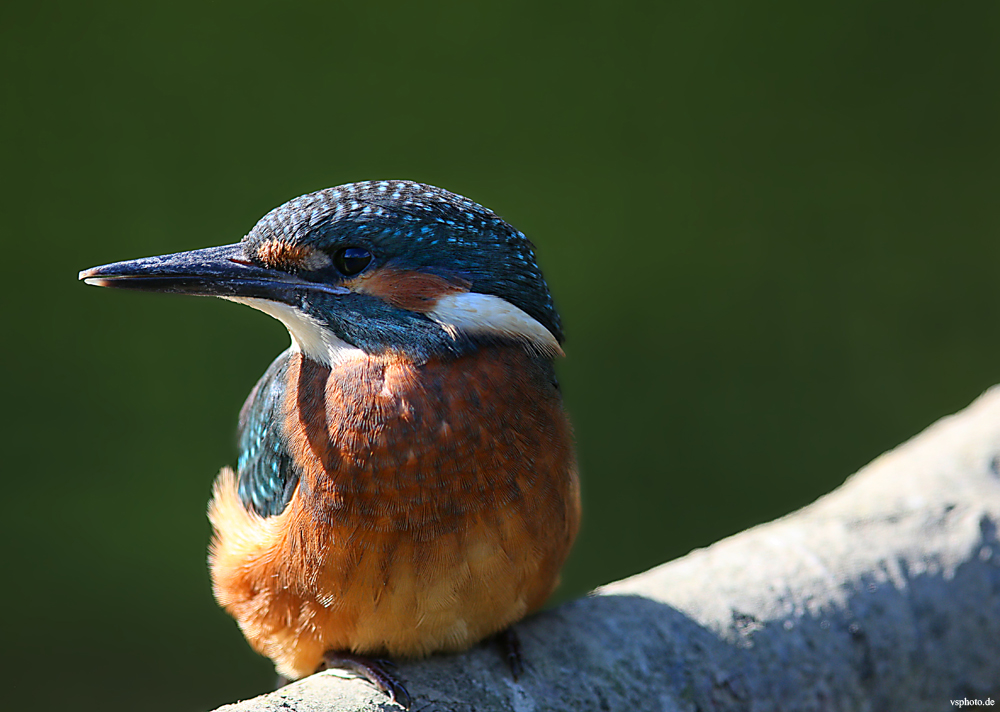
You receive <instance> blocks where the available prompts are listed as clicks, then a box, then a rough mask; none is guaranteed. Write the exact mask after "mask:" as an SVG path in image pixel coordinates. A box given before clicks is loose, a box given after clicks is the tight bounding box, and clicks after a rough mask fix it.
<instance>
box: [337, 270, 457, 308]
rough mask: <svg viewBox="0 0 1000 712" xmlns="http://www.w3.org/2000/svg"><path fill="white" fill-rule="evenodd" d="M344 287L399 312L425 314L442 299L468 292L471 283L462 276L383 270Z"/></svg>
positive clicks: (363, 276) (366, 275)
mask: <svg viewBox="0 0 1000 712" xmlns="http://www.w3.org/2000/svg"><path fill="white" fill-rule="evenodd" d="M345 286H347V287H349V288H350V289H352V290H354V291H355V292H362V293H364V294H370V295H372V296H373V297H378V298H379V299H381V300H382V301H384V302H386V303H387V304H391V305H392V306H394V307H397V308H399V309H407V310H409V311H415V312H424V313H426V312H429V311H431V310H432V309H434V306H435V305H436V304H437V301H438V300H439V299H440V298H441V297H444V296H447V295H449V294H458V293H460V292H468V291H469V288H470V287H471V286H472V284H471V283H470V282H468V281H467V280H464V279H461V278H460V277H454V278H451V279H448V278H445V277H440V276H438V275H436V274H428V273H426V272H418V271H415V270H399V269H393V268H392V267H383V268H382V269H379V270H375V271H374V272H372V273H370V274H365V275H362V276H361V277H358V278H357V279H354V280H352V281H350V282H347V283H346V285H345Z"/></svg>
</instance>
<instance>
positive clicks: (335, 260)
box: [80, 181, 563, 363]
mask: <svg viewBox="0 0 1000 712" xmlns="http://www.w3.org/2000/svg"><path fill="white" fill-rule="evenodd" d="M80 279H82V280H84V281H85V282H87V283H88V284H94V285H98V286H102V287H118V288H124V289H137V290H144V291H158V292H175V293H181V294H193V295H204V296H216V297H222V298H224V299H230V300H232V301H236V302H241V303H245V304H249V305H250V306H253V307H255V308H257V309H260V310H261V311H263V312H266V313H267V314H270V315H271V316H273V317H275V318H276V319H279V320H280V321H282V322H283V323H284V324H285V326H287V327H288V330H289V332H290V333H291V335H292V341H293V345H294V347H295V348H297V349H299V350H301V351H302V352H303V353H304V354H305V355H306V356H308V357H310V358H312V359H314V360H317V361H320V362H324V363H334V362H336V361H337V360H339V359H341V358H344V357H345V356H347V355H351V354H356V353H357V352H358V350H361V351H363V352H365V353H368V354H380V353H385V352H390V351H396V352H400V353H403V354H406V355H408V356H409V357H411V358H413V359H414V360H418V361H423V360H426V359H427V358H430V357H431V356H435V355H449V354H452V355H457V354H461V353H463V352H465V351H468V350H469V349H472V348H475V347H477V346H478V345H481V344H485V343H494V342H516V343H519V344H522V345H523V346H524V347H525V348H526V349H528V350H529V351H531V352H533V353H537V354H540V355H545V356H549V357H553V356H555V355H558V354H561V353H562V349H561V347H560V344H561V342H562V339H563V337H562V329H561V327H560V322H559V315H558V314H557V313H556V310H555V307H554V306H553V303H552V297H551V295H550V294H549V290H548V286H547V285H546V283H545V279H544V278H543V277H542V273H541V270H539V268H538V264H537V263H536V261H535V252H534V248H533V247H532V245H531V242H530V241H529V240H528V239H527V238H526V237H525V236H524V235H523V234H522V233H520V232H518V231H517V230H515V229H514V228H513V227H511V226H510V225H509V224H507V223H506V222H504V221H503V220H502V219H501V218H499V217H497V215H495V214H494V213H493V212H492V211H490V210H488V209H486V208H484V207H482V206H481V205H478V204H476V203H474V202H473V201H471V200H469V199H467V198H463V197H462V196H460V195H456V194H454V193H450V192H448V191H446V190H442V189H440V188H434V187H432V186H428V185H423V184H420V183H413V182H410V181H372V182H364V183H351V184H348V185H342V186H338V187H336V188H329V189H327V190H321V191H319V192H316V193H310V194H309V195H304V196H302V197H299V198H295V199H294V200H291V201H289V202H287V203H285V204H284V205H282V206H280V207H278V208H275V209H274V210H272V211H271V212H270V213H268V214H267V215H265V216H264V217H263V218H262V219H261V220H260V221H259V222H258V223H257V224H256V225H255V226H254V228H253V229H252V230H251V231H250V233H249V234H248V235H247V236H246V237H244V238H243V240H241V241H240V242H238V243H236V244H233V245H224V246H222V247H210V248H207V249H202V250H193V251H191V252H179V253H176V254H172V255H164V256H160V257H148V258H144V259H138V260H129V261H126V262H117V263H114V264H109V265H104V266H102V267H94V268H92V269H89V270H85V271H83V272H81V273H80Z"/></svg>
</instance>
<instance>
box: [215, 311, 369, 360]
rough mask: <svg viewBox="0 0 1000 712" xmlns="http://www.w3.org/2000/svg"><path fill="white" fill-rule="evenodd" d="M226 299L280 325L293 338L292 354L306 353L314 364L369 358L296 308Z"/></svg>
mask: <svg viewBox="0 0 1000 712" xmlns="http://www.w3.org/2000/svg"><path fill="white" fill-rule="evenodd" d="M223 299H228V300H229V301H231V302H238V303H239V304H246V305H247V306H250V307H253V308H254V309H258V310H260V311H262V312H264V313H265V314H267V315H268V316H272V317H274V318H275V319H277V320H278V321H280V322H281V323H282V324H284V325H285V327H286V328H287V329H288V333H289V334H290V335H291V337H292V350H293V351H300V352H302V354H303V355H305V356H307V357H309V358H311V359H312V360H313V361H318V362H320V363H325V364H326V365H328V366H333V365H334V364H336V363H338V362H341V361H347V360H349V359H356V358H364V357H365V355H366V354H365V352H364V351H362V350H361V349H359V348H358V347H357V346H351V345H350V344H348V343H347V342H346V341H341V340H340V339H338V338H337V337H336V336H335V335H334V334H333V332H331V331H330V330H329V329H327V328H326V327H324V326H323V325H322V324H321V323H320V322H318V321H317V320H316V319H314V318H313V317H311V316H309V315H308V314H305V313H304V312H302V311H300V310H298V309H296V308H295V307H292V306H289V305H287V304H282V303H281V302H272V301H271V300H269V299H256V298H254V297H223Z"/></svg>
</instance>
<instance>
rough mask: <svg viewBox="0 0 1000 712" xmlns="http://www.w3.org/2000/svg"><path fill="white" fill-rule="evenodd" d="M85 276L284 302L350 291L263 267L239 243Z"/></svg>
mask: <svg viewBox="0 0 1000 712" xmlns="http://www.w3.org/2000/svg"><path fill="white" fill-rule="evenodd" d="M80 279H82V280H83V281H84V282H86V283H87V284H92V285H94V286H97V287H115V288H117V289H135V290H141V291H145V292H172V293H175V294H192V295H196V296H205V297H257V298H260V299H272V300H275V301H282V302H291V301H293V294H294V293H295V292H299V293H301V290H302V289H303V288H306V289H310V290H315V291H324V292H332V293H334V294H344V293H346V292H347V291H348V290H347V289H345V288H343V287H336V286H330V285H324V284H320V283H316V282H308V281H306V280H303V279H300V278H299V277H296V276H295V275H292V274H289V273H288V272H282V271H281V270H271V269H267V268H264V267H259V266H257V265H255V264H254V263H252V262H251V261H250V260H248V259H247V258H246V255H245V253H244V252H243V248H242V246H241V245H240V244H239V243H237V244H235V245H223V246H222V247H207V248H205V249H203V250H191V251H190V252H176V253H174V254H172V255H160V256H159V257H144V258H142V259H138V260H127V261H125V262H115V263H113V264H109V265H102V266H100V267H92V268H90V269H87V270H83V271H82V272H80Z"/></svg>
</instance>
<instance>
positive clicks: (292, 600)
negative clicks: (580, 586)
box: [80, 180, 580, 706]
mask: <svg viewBox="0 0 1000 712" xmlns="http://www.w3.org/2000/svg"><path fill="white" fill-rule="evenodd" d="M80 279H82V280H83V281H85V282H86V283H87V284H92V285H96V286H101V287H114V288H118V289H133V290H141V291H151V292H171V293H177V294H190V295H199V296H215V297H221V298H223V299H228V300H230V301H233V302H238V303H241V304H246V305H248V306H251V307H254V308H255V309H259V310H260V311H262V312H264V313H265V314H268V315H270V316H272V317H274V318H276V319H278V320H279V321H281V322H282V323H283V324H284V325H285V327H287V329H288V332H289V334H290V335H291V345H290V347H289V348H288V349H287V350H286V351H285V352H284V353H282V354H281V355H279V356H278V357H277V358H276V359H275V360H274V362H273V363H272V364H271V365H270V367H269V368H268V369H267V371H266V372H265V373H264V375H263V376H262V377H261V378H260V380H259V381H258V382H257V385H256V386H255V387H254V388H253V390H252V391H251V392H250V395H249V397H248V398H247V400H246V402H245V404H244V405H243V408H242V410H241V412H240V416H239V426H238V432H239V456H238V460H237V465H236V468H235V471H234V470H233V469H232V468H230V467H224V468H223V469H222V470H221V472H220V473H219V475H218V477H217V478H216V480H215V484H214V487H213V492H212V499H211V501H210V503H209V506H208V517H209V520H210V522H211V524H212V528H213V536H212V541H211V544H210V547H209V567H210V570H211V578H212V587H213V592H214V595H215V598H216V600H217V601H218V603H219V605H220V606H222V607H223V608H224V609H225V610H226V611H227V612H228V613H229V614H230V615H232V617H233V618H235V619H236V621H237V623H238V624H239V627H240V629H241V630H242V632H243V634H244V636H245V637H246V639H247V641H248V642H249V643H250V645H251V646H252V647H253V648H254V649H255V650H256V651H257V652H259V653H261V654H263V655H265V656H267V657H269V658H270V659H271V660H272V661H273V662H274V664H275V668H276V670H277V672H278V674H279V675H280V676H282V677H283V678H284V679H286V680H295V679H298V678H302V677H304V676H307V675H310V674H312V673H314V672H317V671H319V670H322V669H326V668H340V669H344V670H347V671H350V672H352V673H354V674H356V675H358V676H361V677H363V678H366V679H367V680H369V681H370V682H371V683H372V684H374V685H375V686H376V687H377V688H378V689H380V690H381V691H382V692H384V693H385V694H387V695H388V696H389V697H390V698H392V699H393V700H396V701H397V702H400V703H401V704H402V705H403V706H408V705H409V703H410V696H409V694H408V692H407V690H406V688H405V686H404V685H403V684H402V683H401V682H400V680H399V678H398V675H397V673H396V672H395V671H394V668H395V666H394V664H393V663H392V662H391V660H392V659H398V658H404V659H406V658H420V657H423V656H426V655H429V654H431V653H435V652H455V651H461V650H463V649H466V648H469V647H470V646H472V645H474V644H476V643H477V642H480V641H482V640H484V639H487V638H489V637H491V636H497V637H498V639H499V640H500V641H501V643H502V644H503V645H504V646H505V650H506V652H507V655H508V660H509V662H510V664H511V668H512V670H513V672H514V674H515V676H516V675H517V673H518V672H519V670H520V669H521V662H520V652H519V644H518V643H517V638H516V635H515V634H514V633H513V629H512V628H511V626H512V625H513V624H514V623H516V622H518V621H519V620H521V619H522V618H523V617H524V616H525V615H527V614H529V613H531V612H532V611H535V610H537V609H538V608H539V607H540V606H541V605H542V604H543V603H544V602H545V600H546V599H547V598H548V597H549V595H550V594H551V593H552V591H553V589H554V588H555V587H556V585H557V583H558V579H559V571H560V569H561V567H562V565H563V563H564V561H565V559H566V557H567V555H568V553H569V550H570V547H571V546H572V544H573V540H574V538H575V537H576V533H577V529H578V526H579V521H580V486H579V478H578V473H577V465H576V456H575V453H574V444H573V436H572V431H571V426H570V422H569V420H568V418H567V415H566V413H565V410H564V408H563V405H562V398H561V395H560V387H559V384H558V381H557V379H556V375H555V371H554V361H555V359H556V358H557V357H561V356H563V355H564V354H563V349H562V343H563V331H562V326H561V323H560V318H559V314H558V313H557V311H556V308H555V306H554V304H553V300H552V296H551V294H550V292H549V288H548V286H547V284H546V282H545V279H544V277H543V276H542V272H541V270H540V269H539V267H538V263H537V260H536V256H535V249H534V247H533V245H532V243H531V242H530V241H529V240H528V238H527V237H525V235H524V234H523V233H521V232H520V231H518V230H516V229H515V228H514V227H512V226H511V225H510V224H508V223H507V222H506V221H504V220H503V219H502V218H500V217H498V216H497V215H496V214H495V213H494V212H492V211H491V210H489V209H487V208H484V207H483V206H481V205H479V204H477V203H475V202H473V201H472V200H470V199H468V198H465V197H462V196H460V195H457V194H455V193H451V192H449V191H447V190H443V189H441V188H436V187H433V186H429V185H425V184H421V183H416V182H412V181H402V180H385V181H370V182H361V183H351V184H347V185H341V186H337V187H334V188H328V189H326V190H321V191H318V192H315V193H310V194H308V195H303V196H301V197H298V198H295V199H293V200H291V201H289V202H287V203H285V204H284V205H281V206H280V207H277V208H275V209H274V210H272V211H271V212H269V213H268V214H267V215H265V216H264V217H263V218H262V219H261V220H260V221H259V222H258V223H257V224H256V225H255V226H254V227H253V229H252V230H250V232H249V233H248V234H247V235H246V236H245V237H244V238H243V239H242V240H241V241H240V242H238V243H236V244H230V245H224V246H221V247H209V248H206V249H199V250H193V251H189V252H179V253H175V254H169V255H162V256H158V257H148V258H144V259H136V260H129V261H125V262H117V263H114V264H108V265H104V266H101V267H94V268H92V269H88V270H84V271H83V272H81V273H80Z"/></svg>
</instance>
